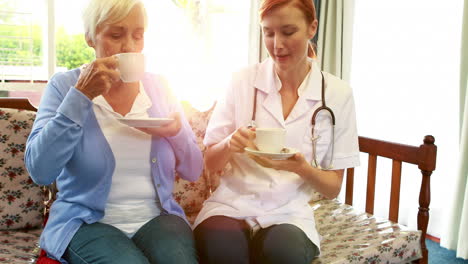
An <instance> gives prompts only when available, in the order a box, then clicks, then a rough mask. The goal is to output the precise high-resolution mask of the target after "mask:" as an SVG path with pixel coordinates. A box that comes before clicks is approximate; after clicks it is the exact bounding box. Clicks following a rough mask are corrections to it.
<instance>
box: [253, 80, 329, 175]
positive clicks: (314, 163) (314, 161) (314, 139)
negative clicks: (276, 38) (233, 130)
mask: <svg viewBox="0 0 468 264" xmlns="http://www.w3.org/2000/svg"><path fill="white" fill-rule="evenodd" d="M320 74H321V75H322V106H320V107H319V108H317V109H316V110H315V111H314V113H313V114H312V119H311V121H310V122H311V123H312V138H311V141H312V162H311V165H312V166H314V167H315V168H318V169H321V170H330V169H332V168H333V152H334V143H335V114H333V111H332V110H331V108H330V107H328V106H327V105H326V103H325V77H324V76H323V73H322V72H320ZM254 90H255V92H254V103H253V111H252V118H251V121H250V125H249V127H255V117H256V114H257V92H258V91H257V88H255V87H254ZM321 111H325V112H328V113H329V114H330V117H331V121H332V140H331V157H330V163H329V165H328V166H326V167H321V166H320V164H319V163H318V162H317V153H316V149H317V140H318V139H319V138H320V135H317V136H316V135H315V120H316V118H317V115H318V114H319V113H320V112H321Z"/></svg>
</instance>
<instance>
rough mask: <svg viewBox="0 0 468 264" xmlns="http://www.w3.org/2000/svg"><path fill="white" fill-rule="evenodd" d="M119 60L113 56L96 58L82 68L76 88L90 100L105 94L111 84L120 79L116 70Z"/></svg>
mask: <svg viewBox="0 0 468 264" xmlns="http://www.w3.org/2000/svg"><path fill="white" fill-rule="evenodd" d="M118 64H119V62H118V60H117V58H115V57H114V56H111V57H106V58H98V59H96V60H94V61H93V62H92V63H90V64H88V65H86V66H85V67H83V68H82V70H81V74H80V77H79V78H78V82H77V84H76V89H78V90H79V91H80V92H82V93H83V94H84V95H86V96H87V97H88V98H89V99H90V100H93V99H94V98H95V97H97V96H99V95H101V94H106V93H107V92H108V91H109V89H110V88H111V87H112V85H113V84H114V83H115V82H117V81H118V80H119V79H120V73H119V72H118V71H117V70H116V68H117V66H118Z"/></svg>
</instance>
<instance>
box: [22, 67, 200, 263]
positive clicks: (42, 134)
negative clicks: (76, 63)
mask: <svg viewBox="0 0 468 264" xmlns="http://www.w3.org/2000/svg"><path fill="white" fill-rule="evenodd" d="M79 74H80V70H79V69H74V70H71V71H68V72H64V73H58V74H56V75H54V76H53V77H52V78H51V80H50V81H49V82H48V84H47V87H46V89H45V91H44V94H43V96H42V100H41V103H40V106H39V110H38V112H37V117H36V120H35V122H34V125H33V128H32V131H31V134H30V136H29V138H28V141H27V144H26V153H25V158H24V159H25V165H26V168H27V170H28V171H29V173H30V175H31V178H32V179H33V180H34V181H35V182H36V183H38V184H41V185H48V184H51V183H53V182H54V181H55V182H56V184H57V188H58V190H59V192H58V194H57V200H56V201H55V202H54V203H53V204H52V207H51V210H50V215H49V220H48V222H47V225H46V227H45V229H44V231H43V233H42V235H41V239H40V246H41V248H42V249H44V250H45V251H46V252H47V253H48V255H49V256H51V257H53V258H55V259H57V260H61V261H62V262H63V263H66V261H65V260H63V259H61V258H62V255H63V253H64V251H65V249H66V248H67V246H68V244H69V242H70V240H71V239H72V237H73V235H74V234H75V232H76V231H77V230H78V228H79V227H80V226H81V224H83V223H88V224H90V223H94V222H97V221H99V220H100V219H102V217H103V216H104V212H105V207H106V201H107V197H108V195H109V190H110V186H111V182H112V175H113V173H114V169H115V159H114V155H113V154H112V151H111V148H110V146H109V144H108V142H107V141H106V138H105V137H104V135H103V133H102V131H101V129H100V127H99V124H98V122H97V120H96V116H95V115H94V111H93V102H92V101H91V100H89V99H88V97H86V96H85V95H83V94H82V93H81V92H80V91H78V90H77V89H76V88H75V87H74V86H75V84H76V82H77V80H78V76H79ZM142 82H143V86H144V88H145V91H146V93H147V94H148V96H149V97H150V98H151V101H152V102H153V106H152V107H151V108H150V109H149V110H148V114H149V116H150V117H167V116H168V114H169V113H171V112H174V111H178V112H180V113H181V115H182V128H181V129H180V132H179V133H178V134H177V135H175V136H173V137H169V138H159V137H156V136H153V137H152V140H151V152H150V157H148V162H149V163H150V165H151V175H152V177H153V182H154V184H155V187H156V188H157V193H158V195H159V200H160V201H161V205H162V209H163V212H162V214H173V215H177V216H180V217H182V218H184V219H185V214H184V211H183V210H182V208H181V207H180V206H179V205H178V204H177V203H176V201H175V200H174V199H173V197H172V189H173V185H174V176H175V171H177V172H178V174H179V176H180V177H182V178H183V179H186V180H189V181H195V180H197V179H198V177H199V176H200V174H201V172H202V169H203V159H202V154H201V152H200V150H199V148H198V146H197V144H196V140H195V136H194V134H193V132H192V129H191V128H190V125H189V124H188V122H187V120H186V119H185V117H184V115H183V111H182V108H181V107H180V104H179V103H178V102H177V101H176V100H175V98H174V97H173V96H171V93H170V91H169V89H168V87H165V85H164V84H165V83H164V82H163V80H162V78H161V77H159V76H156V75H151V74H146V75H145V77H144V79H143V81H142Z"/></svg>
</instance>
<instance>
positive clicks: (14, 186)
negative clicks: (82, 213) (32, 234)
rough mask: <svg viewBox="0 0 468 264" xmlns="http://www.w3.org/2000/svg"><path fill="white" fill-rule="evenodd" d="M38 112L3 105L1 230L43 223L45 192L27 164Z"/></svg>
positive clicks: (0, 116)
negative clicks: (36, 182)
mask: <svg viewBox="0 0 468 264" xmlns="http://www.w3.org/2000/svg"><path fill="white" fill-rule="evenodd" d="M35 116H36V114H35V112H31V111H19V110H15V109H0V230H13V229H21V228H32V227H38V226H40V225H41V224H42V222H43V220H42V216H43V211H44V193H43V191H42V189H41V187H39V186H38V185H36V184H35V183H34V182H33V181H32V180H31V178H30V177H29V174H28V172H27V171H26V168H25V167H24V162H23V160H24V151H25V147H26V139H27V137H28V135H29V133H30V132H31V127H32V124H33V122H34V118H35Z"/></svg>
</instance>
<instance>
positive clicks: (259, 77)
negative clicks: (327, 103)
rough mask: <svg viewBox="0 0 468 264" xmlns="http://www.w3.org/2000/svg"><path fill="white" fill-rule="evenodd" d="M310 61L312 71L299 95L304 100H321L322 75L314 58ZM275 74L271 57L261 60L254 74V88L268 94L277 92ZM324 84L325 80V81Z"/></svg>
mask: <svg viewBox="0 0 468 264" xmlns="http://www.w3.org/2000/svg"><path fill="white" fill-rule="evenodd" d="M309 61H310V62H311V63H312V64H311V65H312V69H311V70H312V72H311V73H310V76H309V78H308V79H307V80H306V81H307V84H306V85H305V86H304V89H303V90H302V89H301V90H300V91H299V96H300V97H303V98H304V99H306V100H321V88H322V75H321V74H320V68H319V66H318V64H317V62H316V61H315V60H314V59H310V58H309ZM277 78H278V77H277V74H276V72H275V68H274V62H273V60H272V59H271V58H268V59H266V60H265V61H263V62H262V63H261V64H260V66H259V68H258V70H257V74H256V76H255V82H254V85H255V88H257V89H259V90H261V91H263V92H265V93H267V94H270V92H274V93H276V92H278V90H277V89H279V86H278V85H277V84H276V83H275V82H276V80H277ZM325 84H326V82H325Z"/></svg>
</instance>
